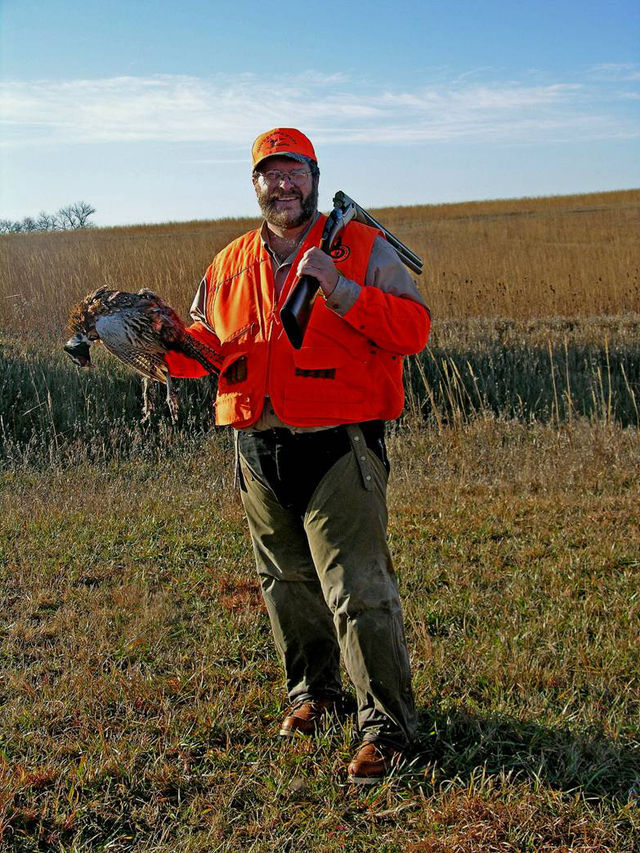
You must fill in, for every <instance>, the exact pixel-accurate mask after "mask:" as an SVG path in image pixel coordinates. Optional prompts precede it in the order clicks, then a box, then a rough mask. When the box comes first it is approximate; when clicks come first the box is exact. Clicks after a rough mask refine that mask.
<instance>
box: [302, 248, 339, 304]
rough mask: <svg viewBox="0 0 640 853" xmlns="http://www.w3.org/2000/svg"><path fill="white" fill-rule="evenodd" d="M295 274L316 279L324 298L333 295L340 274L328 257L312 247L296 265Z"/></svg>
mask: <svg viewBox="0 0 640 853" xmlns="http://www.w3.org/2000/svg"><path fill="white" fill-rule="evenodd" d="M297 272H298V275H299V276H303V275H310V276H313V278H317V279H318V281H319V282H320V287H321V288H322V292H323V293H324V295H325V296H330V295H331V294H332V293H333V291H334V289H335V286H336V284H337V283H338V278H339V277H340V273H339V272H338V270H337V269H336V267H335V264H334V263H333V261H332V260H331V258H330V257H329V255H327V254H325V253H324V252H323V251H322V249H319V248H318V247H317V246H314V248H313V249H307V251H306V252H305V253H304V255H303V256H302V260H301V261H300V263H299V264H298V270H297Z"/></svg>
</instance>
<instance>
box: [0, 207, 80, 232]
mask: <svg viewBox="0 0 640 853" xmlns="http://www.w3.org/2000/svg"><path fill="white" fill-rule="evenodd" d="M95 212H96V209H95V207H94V206H93V205H92V204H89V203H88V202H86V201H75V202H74V203H73V204H68V205H67V206H66V207H61V208H60V210H59V211H58V212H57V213H47V212H46V211H45V210H41V211H40V213H39V214H38V218H37V219H34V218H33V217H32V216H25V218H24V219H23V220H22V221H21V222H12V221H11V220H10V219H0V234H21V233H28V232H30V231H66V230H69V229H72V228H73V229H75V228H91V227H93V223H92V222H89V217H90V216H91V215H92V214H94V213H95Z"/></svg>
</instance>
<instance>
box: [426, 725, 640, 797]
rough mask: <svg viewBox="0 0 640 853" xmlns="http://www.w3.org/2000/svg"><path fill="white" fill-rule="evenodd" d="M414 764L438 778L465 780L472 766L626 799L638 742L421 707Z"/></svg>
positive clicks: (635, 776)
mask: <svg viewBox="0 0 640 853" xmlns="http://www.w3.org/2000/svg"><path fill="white" fill-rule="evenodd" d="M418 737H419V751H418V754H417V755H416V759H415V766H416V767H417V766H422V765H424V764H427V763H433V764H434V765H435V772H436V774H437V776H438V777H439V779H440V781H441V782H442V781H444V780H447V779H450V780H454V779H459V780H461V781H468V780H470V779H471V777H472V775H475V776H477V772H478V768H482V769H483V770H484V771H485V772H486V773H487V774H489V775H503V774H510V775H511V776H512V777H515V778H518V779H520V780H530V781H533V782H535V783H537V784H542V785H546V786H549V787H551V788H553V789H556V790H560V791H563V792H565V793H567V792H576V791H579V792H580V793H582V794H584V795H585V796H587V797H597V798H607V799H612V800H617V801H623V802H625V803H626V802H628V801H631V800H632V799H635V798H636V797H637V796H638V787H639V782H640V744H639V743H634V742H633V741H629V740H626V741H623V740H620V741H617V740H613V739H612V738H611V737H608V736H607V735H606V734H605V733H604V732H602V731H594V730H590V731H585V732H575V731H572V730H570V729H568V728H554V727H545V726H541V725H539V724H537V723H533V722H522V721H520V720H516V719H514V718H512V717H508V716H505V715H501V714H487V715H484V716H483V715H480V714H474V713H473V712H470V711H467V710H452V711H450V712H446V713H444V712H443V713H434V712H433V711H431V710H428V709H422V710H421V713H420V726H419V733H418Z"/></svg>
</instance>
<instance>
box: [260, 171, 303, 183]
mask: <svg viewBox="0 0 640 853" xmlns="http://www.w3.org/2000/svg"><path fill="white" fill-rule="evenodd" d="M310 174H311V172H310V171H309V170H308V169H292V170H291V171H290V172H281V171H280V169H269V171H268V172H258V178H262V179H263V180H264V181H265V182H266V183H267V184H271V185H274V184H279V183H280V182H281V181H284V180H288V181H291V183H292V184H303V183H304V182H305V181H306V180H307V178H308V177H309V175H310Z"/></svg>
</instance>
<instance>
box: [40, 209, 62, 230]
mask: <svg viewBox="0 0 640 853" xmlns="http://www.w3.org/2000/svg"><path fill="white" fill-rule="evenodd" d="M37 223H38V231H57V229H58V217H57V216H56V215H55V213H47V212H46V211H45V210H41V211H40V213H39V214H38V219H37Z"/></svg>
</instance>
